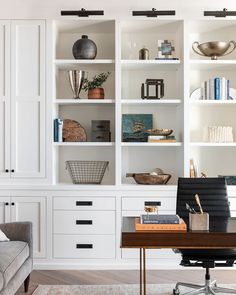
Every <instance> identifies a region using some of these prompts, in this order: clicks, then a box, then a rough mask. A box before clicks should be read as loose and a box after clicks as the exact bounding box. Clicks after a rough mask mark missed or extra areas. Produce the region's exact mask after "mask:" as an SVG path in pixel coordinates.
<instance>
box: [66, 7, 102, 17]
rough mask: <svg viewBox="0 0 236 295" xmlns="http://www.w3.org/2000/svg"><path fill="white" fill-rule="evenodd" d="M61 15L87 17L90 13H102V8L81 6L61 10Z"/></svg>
mask: <svg viewBox="0 0 236 295" xmlns="http://www.w3.org/2000/svg"><path fill="white" fill-rule="evenodd" d="M61 15H62V16H64V15H73V16H78V17H89V16H90V15H104V11H103V10H86V9H84V8H81V10H62V11H61Z"/></svg>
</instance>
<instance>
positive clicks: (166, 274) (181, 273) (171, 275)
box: [16, 269, 236, 295]
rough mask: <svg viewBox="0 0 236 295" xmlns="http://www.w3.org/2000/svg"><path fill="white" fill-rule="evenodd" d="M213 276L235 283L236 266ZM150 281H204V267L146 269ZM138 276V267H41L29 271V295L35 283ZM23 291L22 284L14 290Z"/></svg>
mask: <svg viewBox="0 0 236 295" xmlns="http://www.w3.org/2000/svg"><path fill="white" fill-rule="evenodd" d="M211 274H212V278H215V279H217V281H218V283H219V284H220V283H222V284H236V269H235V270H212V271H211ZM147 279H148V282H149V283H154V284H156V283H157V284H158V283H159V284H168V283H176V282H177V281H185V282H186V281H187V282H193V283H203V281H204V271H203V270H161V271H148V276H147ZM138 280H139V273H138V271H127V270H109V271H76V270H41V271H33V273H32V275H31V282H30V290H29V292H28V293H27V295H28V294H29V295H31V294H32V293H33V291H34V290H35V289H36V287H37V286H38V285H39V284H40V285H86V284H87V285H92V284H95V285H103V284H104V285H106V284H107V285H109V284H137V283H138ZM16 294H17V295H23V294H25V293H24V292H23V287H21V288H20V289H19V291H18V292H17V293H16Z"/></svg>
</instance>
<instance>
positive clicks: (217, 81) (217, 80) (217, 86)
mask: <svg viewBox="0 0 236 295" xmlns="http://www.w3.org/2000/svg"><path fill="white" fill-rule="evenodd" d="M214 81H215V100H220V99H221V97H220V78H218V77H217V78H215V79H214Z"/></svg>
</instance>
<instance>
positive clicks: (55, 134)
mask: <svg viewBox="0 0 236 295" xmlns="http://www.w3.org/2000/svg"><path fill="white" fill-rule="evenodd" d="M54 142H58V119H54Z"/></svg>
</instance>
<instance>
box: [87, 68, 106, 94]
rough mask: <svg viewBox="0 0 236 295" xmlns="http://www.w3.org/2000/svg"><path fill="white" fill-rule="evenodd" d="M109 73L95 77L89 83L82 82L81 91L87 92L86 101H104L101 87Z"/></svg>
mask: <svg viewBox="0 0 236 295" xmlns="http://www.w3.org/2000/svg"><path fill="white" fill-rule="evenodd" d="M109 75H110V72H107V73H101V74H99V75H95V76H94V77H93V78H92V80H91V81H89V80H88V79H87V78H86V79H85V80H84V84H83V87H82V89H83V90H85V91H88V99H104V97H105V94H104V89H103V88H102V85H103V84H104V83H105V82H106V80H107V78H108V77H109Z"/></svg>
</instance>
